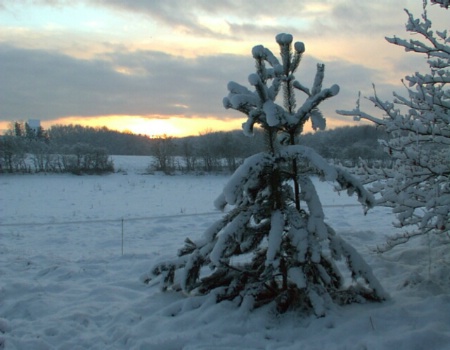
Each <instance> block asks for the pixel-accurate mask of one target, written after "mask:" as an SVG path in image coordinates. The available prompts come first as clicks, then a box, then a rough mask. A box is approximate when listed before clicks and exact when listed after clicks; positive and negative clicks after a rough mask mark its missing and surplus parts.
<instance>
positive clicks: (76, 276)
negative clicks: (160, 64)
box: [0, 157, 450, 350]
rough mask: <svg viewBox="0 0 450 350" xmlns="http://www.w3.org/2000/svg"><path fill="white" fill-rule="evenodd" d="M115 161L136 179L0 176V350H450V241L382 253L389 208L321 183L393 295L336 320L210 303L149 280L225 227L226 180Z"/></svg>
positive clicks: (340, 313)
mask: <svg viewBox="0 0 450 350" xmlns="http://www.w3.org/2000/svg"><path fill="white" fill-rule="evenodd" d="M114 162H115V166H116V168H121V169H123V170H127V173H126V174H124V173H116V174H111V175H105V176H80V177H78V176H73V175H42V174H38V175H12V176H11V175H1V176H0V349H2V348H5V349H186V350H187V349H222V350H223V349H292V350H297V349H318V350H319V349H370V350H373V349H395V350H401V349H404V350H411V349H450V273H449V272H450V254H449V253H448V251H449V247H450V245H449V241H448V240H447V241H445V240H442V241H438V240H436V239H434V238H431V237H429V238H422V239H417V240H415V241H413V242H410V243H408V244H407V245H403V246H400V247H398V248H396V249H394V250H393V251H391V252H389V253H386V254H383V255H378V254H375V253H374V252H373V249H374V248H375V247H376V246H377V244H381V243H383V242H384V239H385V237H386V235H388V234H391V233H393V232H394V229H393V228H392V226H391V222H392V221H393V220H394V218H393V216H392V214H391V213H390V211H389V210H388V209H384V208H375V209H373V210H371V211H369V213H368V214H367V216H364V215H363V211H362V208H361V207H359V206H357V205H356V204H357V201H356V199H355V198H351V197H347V196H346V195H344V194H341V195H340V196H339V195H338V194H336V193H333V192H332V191H331V188H332V187H331V186H330V185H329V184H327V183H319V182H317V185H318V186H319V194H320V196H321V200H322V203H323V205H324V210H325V213H326V216H327V220H328V222H329V223H330V224H331V226H332V227H333V228H335V229H336V231H337V232H338V234H341V235H342V236H343V237H345V238H346V240H348V241H349V242H350V243H351V244H352V245H353V246H354V247H355V248H357V250H358V251H359V252H360V253H362V255H363V256H364V258H365V259H366V261H367V262H368V263H369V264H370V265H371V266H372V268H373V270H374V273H375V275H376V276H377V277H378V279H379V280H380V282H381V283H382V285H383V286H384V288H385V289H386V290H387V292H388V293H389V294H390V296H391V299H390V300H388V301H386V302H384V303H381V304H364V305H350V306H346V307H336V308H334V309H333V310H330V311H329V313H328V315H327V316H326V317H324V318H315V317H313V316H312V317H302V316H301V315H298V314H296V313H293V312H290V313H287V314H284V315H281V316H279V315H278V316H277V315H276V314H274V313H273V312H272V310H271V309H270V307H265V308H262V309H258V310H255V311H254V312H252V313H249V314H247V313H245V312H243V311H242V310H240V309H236V308H235V307H234V306H233V305H232V304H231V303H221V304H217V305H210V304H208V305H201V304H200V300H199V299H195V298H194V299H193V298H186V297H184V296H182V295H179V294H175V293H162V292H160V291H159V289H158V287H155V286H150V285H146V284H143V283H141V282H140V277H141V276H142V275H143V274H145V273H146V272H148V270H149V268H150V266H151V265H152V264H153V262H154V261H156V259H160V258H161V257H165V256H166V257H167V258H170V257H172V256H174V255H175V254H176V251H177V249H178V248H181V247H182V245H183V241H184V238H185V237H188V236H189V237H191V238H195V237H198V236H199V235H201V234H202V233H203V231H204V230H205V229H206V228H207V227H208V226H209V225H210V224H211V223H212V222H214V221H215V220H216V219H218V218H220V216H221V213H220V212H217V211H216V210H214V207H213V204H212V203H213V200H214V199H215V198H216V196H217V195H218V194H219V193H220V191H221V189H222V187H223V185H224V184H225V183H226V181H227V176H223V175H220V176H213V175H211V176H191V175H176V176H164V175H158V174H156V175H144V174H143V173H144V172H145V169H146V167H147V166H148V164H149V162H150V160H149V158H146V157H115V159H114ZM122 237H123V239H122ZM174 315H175V316H174Z"/></svg>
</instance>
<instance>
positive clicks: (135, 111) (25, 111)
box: [0, 44, 392, 121]
mask: <svg viewBox="0 0 450 350" xmlns="http://www.w3.org/2000/svg"><path fill="white" fill-rule="evenodd" d="M0 62H1V63H0V76H1V77H2V84H1V85H0V119H1V120H8V121H10V120H24V119H28V118H37V119H41V120H52V119H57V118H60V117H65V116H102V115H161V116H162V117H164V116H170V115H184V116H186V117H191V116H216V117H217V118H230V117H231V118H243V115H242V114H240V113H238V112H236V111H231V110H225V109H224V108H223V106H222V99H223V97H224V96H226V95H227V93H228V92H227V89H226V86H227V83H228V82H229V81H231V80H233V81H236V82H239V83H241V84H243V85H246V86H248V83H247V77H248V75H249V74H250V73H252V72H254V62H253V59H252V58H251V56H250V55H248V56H236V55H217V56H200V57H197V58H195V59H188V58H183V57H179V56H171V55H169V54H166V53H162V52H157V51H136V52H126V51H121V52H111V53H109V54H104V55H102V56H99V57H97V58H95V59H90V60H85V59H76V58H73V57H69V56H66V55H63V54H60V53H57V52H55V51H45V50H29V49H22V48H17V47H14V46H11V45H5V44H3V45H0ZM317 62H318V61H317V60H316V59H315V58H314V57H309V56H306V57H305V59H304V61H303V62H302V64H301V66H300V68H299V70H298V72H297V73H296V77H297V78H298V79H299V80H301V82H302V83H303V84H304V85H306V86H310V85H311V84H312V82H313V79H314V72H315V66H316V64H317ZM325 63H326V80H325V84H324V86H325V87H327V86H331V85H332V84H335V83H337V84H339V85H340V86H341V92H340V94H339V95H338V96H337V97H335V98H333V99H332V100H330V101H327V102H326V103H325V104H324V108H323V110H324V112H325V114H326V115H327V117H329V118H331V117H332V118H335V117H336V114H335V113H334V110H335V109H351V108H353V106H354V101H355V99H356V97H357V93H358V91H359V90H364V89H366V91H367V92H370V89H371V85H370V84H371V82H372V81H374V79H375V78H376V76H377V74H380V72H377V71H375V70H369V69H367V68H364V67H362V66H357V65H354V64H350V63H346V62H343V61H333V62H325ZM118 68H120V69H126V70H128V71H129V72H131V73H135V74H122V73H119V72H117V69H118ZM383 88H385V87H384V86H383ZM391 90H392V89H390V91H391ZM301 101H302V97H300V96H299V101H298V102H299V104H300V103H301ZM180 106H187V108H185V107H183V108H182V107H180Z"/></svg>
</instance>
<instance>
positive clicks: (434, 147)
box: [338, 0, 450, 250]
mask: <svg viewBox="0 0 450 350" xmlns="http://www.w3.org/2000/svg"><path fill="white" fill-rule="evenodd" d="M433 3H439V4H441V6H442V7H443V8H448V1H447V0H443V1H433ZM426 5H427V4H426V1H424V11H423V15H422V18H421V19H416V18H415V17H414V16H413V15H412V14H411V13H410V12H409V11H408V10H406V13H407V15H408V22H407V24H406V29H407V31H409V32H411V33H413V34H416V35H415V36H414V37H413V39H410V40H404V39H400V38H397V37H393V38H386V39H387V41H388V42H389V43H391V44H394V45H398V46H401V47H403V48H405V51H407V52H414V53H419V54H423V55H425V56H426V57H427V58H428V65H429V69H430V70H429V72H427V73H425V74H423V73H419V72H416V73H415V74H414V75H411V76H407V77H406V78H405V79H404V80H403V82H404V85H405V87H406V90H407V96H402V95H400V94H397V93H394V100H393V101H392V102H391V101H382V100H380V98H379V97H378V96H377V94H376V92H375V94H374V95H373V96H371V97H369V100H370V101H371V102H373V103H374V104H375V106H376V107H377V108H378V109H380V110H381V111H382V112H383V117H378V116H374V115H372V114H368V113H366V112H364V111H363V110H362V109H361V107H360V101H359V100H358V102H357V106H356V108H355V109H354V110H352V111H338V113H340V114H343V115H350V116H354V117H355V118H356V119H366V120H370V121H372V122H374V123H375V124H377V125H379V126H381V127H383V128H385V130H386V132H387V133H388V134H389V135H390V139H389V140H387V141H382V144H383V146H384V148H385V150H386V152H387V153H388V154H389V155H390V156H391V157H392V159H393V160H394V167H393V169H384V170H379V171H377V170H375V169H367V172H366V176H365V180H364V181H365V182H366V183H371V184H372V185H371V187H370V190H371V191H372V192H374V193H376V194H379V195H380V198H379V200H378V204H379V205H384V206H389V207H392V208H393V211H394V213H395V214H396V216H397V219H398V221H397V223H396V226H397V227H404V228H405V231H404V232H403V233H401V234H398V235H396V236H394V237H391V239H390V240H388V242H387V244H386V246H385V247H382V248H381V249H382V250H386V249H390V248H391V247H393V246H395V245H397V244H399V243H402V242H405V241H407V240H408V239H410V238H411V237H414V236H418V235H422V234H425V233H430V232H434V233H442V234H445V233H447V234H448V233H449V231H450V147H449V146H450V89H449V84H450V45H449V43H450V36H449V35H448V33H447V30H444V31H438V30H436V31H433V30H432V21H431V20H430V19H429V18H428V14H427V11H426ZM449 23H450V18H449ZM418 36H419V37H421V38H422V39H423V41H420V40H419V39H418Z"/></svg>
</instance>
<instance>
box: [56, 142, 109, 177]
mask: <svg viewBox="0 0 450 350" xmlns="http://www.w3.org/2000/svg"><path fill="white" fill-rule="evenodd" d="M62 153H63V154H62V155H61V165H62V171H66V172H71V173H72V174H76V175H81V174H103V173H109V172H113V171H114V164H113V162H112V160H111V159H110V158H109V155H108V153H107V152H106V149H105V148H101V147H94V146H91V145H89V144H86V143H77V144H76V145H74V146H71V147H66V148H64V149H63V152H62Z"/></svg>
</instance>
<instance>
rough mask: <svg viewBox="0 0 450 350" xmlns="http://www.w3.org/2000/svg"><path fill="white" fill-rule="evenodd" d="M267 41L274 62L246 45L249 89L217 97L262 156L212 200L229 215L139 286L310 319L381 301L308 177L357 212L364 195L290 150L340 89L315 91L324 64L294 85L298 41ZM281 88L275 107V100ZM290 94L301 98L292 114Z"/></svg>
mask: <svg viewBox="0 0 450 350" xmlns="http://www.w3.org/2000/svg"><path fill="white" fill-rule="evenodd" d="M276 40H277V43H278V44H279V46H280V50H281V61H280V60H278V58H276V57H275V56H274V55H273V53H272V52H271V51H270V50H269V49H267V48H265V47H263V46H261V45H259V46H255V47H254V48H253V50H252V54H253V58H254V59H255V61H256V73H254V74H251V75H250V76H249V82H250V85H252V86H253V88H254V91H251V90H249V89H248V88H247V87H245V86H243V85H240V84H238V83H235V82H230V83H229V84H228V90H229V95H228V97H225V98H224V106H225V108H231V109H235V110H237V111H240V112H242V113H244V114H245V115H246V116H247V117H248V119H247V121H246V122H245V123H243V129H244V132H245V134H247V135H251V134H252V133H253V127H254V125H255V124H258V125H260V126H261V127H262V129H263V130H264V132H265V135H266V144H267V150H266V152H262V153H258V154H255V155H253V156H250V157H248V158H247V159H246V160H245V162H244V163H243V164H242V165H241V166H240V167H239V168H238V169H237V170H236V172H235V173H234V175H233V176H232V177H231V179H230V181H229V182H228V184H227V185H226V186H225V188H224V190H223V193H222V194H221V195H220V196H219V197H218V199H217V200H216V202H215V205H216V207H217V208H221V209H224V208H225V207H226V206H227V205H229V206H231V210H230V211H229V212H228V213H227V214H226V215H225V216H224V217H223V218H222V219H221V220H219V221H217V222H216V223H215V224H213V225H212V226H211V227H210V228H209V229H207V230H206V232H205V233H204V235H203V237H202V238H200V239H198V240H195V241H193V240H191V239H189V238H188V239H186V244H185V246H184V248H182V249H181V250H180V251H179V252H178V257H177V258H175V259H173V260H171V261H167V262H162V263H159V264H157V265H156V266H154V267H153V268H152V270H151V272H150V273H149V274H148V275H146V276H144V280H145V281H147V282H149V281H150V280H152V279H155V278H156V279H159V280H160V281H161V284H162V288H163V289H164V290H165V289H168V288H170V289H175V290H180V289H181V290H183V291H184V292H185V293H189V294H194V295H195V294H200V295H204V294H211V295H212V296H213V297H214V298H215V301H216V302H220V301H223V300H233V301H234V302H236V303H237V304H239V305H242V306H245V307H247V308H250V309H251V308H254V307H258V306H261V305H265V304H268V303H271V302H274V303H275V305H276V308H277V310H278V311H279V312H284V311H286V310H288V309H291V308H296V309H300V310H303V311H305V312H311V311H312V312H314V313H315V314H316V315H318V316H322V315H324V314H325V312H326V309H327V307H328V306H329V305H330V304H331V303H332V302H336V303H339V304H346V303H351V302H359V301H362V300H376V301H380V300H383V299H384V298H385V297H386V295H385V292H384V291H383V289H382V287H381V286H380V284H379V282H378V281H377V279H376V278H375V277H374V276H373V274H372V271H371V269H370V267H369V266H368V265H367V264H366V263H365V262H364V260H363V259H362V257H361V256H360V255H359V254H358V253H357V252H356V251H355V249H354V248H352V247H351V246H350V245H349V244H348V243H347V242H345V241H344V240H343V239H342V238H340V237H339V236H338V235H337V234H336V233H335V231H334V230H333V229H332V228H331V227H330V226H329V225H328V224H327V223H326V222H325V218H324V213H323V210H322V205H321V203H320V200H319V197H318V195H317V193H316V190H315V187H314V185H313V181H312V180H311V178H310V176H311V173H312V172H313V173H314V174H315V175H318V176H319V177H320V178H322V179H326V180H327V181H335V182H337V183H338V184H339V185H340V186H341V188H343V189H346V190H348V192H349V194H352V193H356V194H357V195H358V197H359V200H360V202H361V204H362V205H363V206H364V207H365V209H368V208H369V207H371V206H372V204H373V198H372V196H371V195H370V194H369V193H368V192H366V191H365V190H364V188H363V187H362V185H361V184H360V183H359V182H358V181H357V180H356V179H355V178H353V177H352V176H350V175H349V174H347V173H346V172H345V171H344V170H342V169H341V168H337V167H334V166H331V165H329V164H328V163H327V162H326V161H325V159H323V158H322V157H321V156H319V155H318V154H317V153H316V152H315V151H314V150H313V149H311V148H308V147H305V146H301V145H298V144H297V141H298V138H299V136H300V134H301V132H302V130H303V126H304V124H305V123H306V122H307V121H308V120H311V122H312V126H313V128H315V129H317V128H320V129H323V128H324V127H325V118H324V117H323V115H322V114H321V112H320V111H319V110H318V109H317V107H318V105H319V104H320V103H321V102H322V101H324V100H325V99H327V98H329V97H332V96H335V95H336V94H337V93H338V92H339V87H338V86H337V85H333V86H331V87H330V88H325V89H324V88H322V82H323V78H324V65H323V64H319V65H318V66H317V73H316V76H315V80H314V83H313V86H312V88H311V89H309V88H306V87H305V86H303V85H302V84H301V83H300V82H299V81H298V80H296V79H295V77H294V72H295V71H296V69H297V68H298V66H299V64H300V60H301V57H302V55H303V53H304V51H305V46H304V44H303V43H301V42H296V43H295V44H294V45H292V40H293V38H292V36H291V35H290V34H279V35H277V37H276ZM292 46H293V47H294V50H293V49H292ZM281 90H282V91H283V97H282V103H283V105H282V106H281V105H279V104H278V103H277V101H276V98H277V96H278V93H279V92H280V91H281ZM296 92H301V93H303V94H304V95H305V96H306V97H305V100H304V102H303V103H302V104H301V106H300V107H299V108H297V106H296V104H297V100H296V95H295V93H296ZM338 260H343V261H344V262H345V263H344V264H337V263H336V262H337V261H338ZM338 265H339V267H338ZM341 269H344V270H347V272H346V275H348V276H351V281H350V280H349V281H346V280H345V278H344V277H343V276H344V275H345V274H342V273H341V272H343V271H341ZM349 279H350V278H349Z"/></svg>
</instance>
